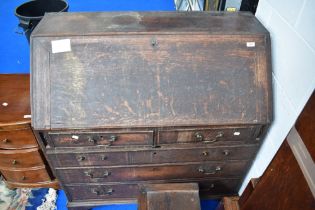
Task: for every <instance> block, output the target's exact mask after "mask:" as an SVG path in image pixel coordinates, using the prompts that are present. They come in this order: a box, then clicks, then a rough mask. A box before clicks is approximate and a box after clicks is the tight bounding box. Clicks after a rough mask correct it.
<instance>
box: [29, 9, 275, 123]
mask: <svg viewBox="0 0 315 210" xmlns="http://www.w3.org/2000/svg"><path fill="white" fill-rule="evenodd" d="M165 14H166V16H159V15H157V16H152V14H151V13H148V14H147V13H142V16H141V18H144V19H145V18H146V17H147V16H148V18H151V19H152V20H153V19H154V20H155V21H157V22H167V21H168V24H169V28H171V26H174V27H175V28H176V27H179V25H181V23H180V22H181V21H183V20H182V19H181V18H183V17H185V18H184V19H185V20H187V18H188V19H189V17H190V16H189V15H184V16H183V14H181V13H180V14H178V19H179V20H178V21H177V20H176V19H174V18H171V17H173V16H174V14H172V15H170V14H169V13H165ZM121 15H125V14H124V13H122V14H121ZM168 15H169V16H168ZM77 16H79V17H82V16H86V17H87V18H89V17H90V16H91V14H88V13H87V14H73V15H66V16H64V18H65V19H64V20H63V21H64V22H68V24H70V23H73V24H74V25H73V26H72V27H70V29H68V30H66V29H64V30H61V29H62V27H60V28H61V29H60V30H61V31H63V32H67V33H69V35H67V36H64V35H63V34H59V33H57V31H55V32H54V33H55V35H54V37H47V36H48V35H47V34H46V30H50V29H47V26H46V25H45V24H41V25H40V26H39V27H38V29H37V32H34V35H33V39H32V46H33V47H32V49H33V51H32V52H33V57H34V59H33V62H32V67H33V85H32V88H33V95H32V97H33V99H32V100H33V101H32V102H33V106H32V114H33V115H34V117H33V119H34V120H33V121H32V123H33V126H34V128H35V129H58V128H97V127H130V126H133V127H143V126H151V127H154V126H155V127H156V126H157V127H163V126H174V125H178V126H187V125H204V124H206V125H220V124H244V123H247V124H251V123H254V124H265V123H269V122H270V120H271V107H270V103H271V102H270V101H271V98H270V95H268V93H269V90H270V78H269V77H270V75H269V74H270V70H271V69H270V66H269V59H270V58H269V56H270V51H269V50H270V49H269V47H268V46H269V35H268V34H267V33H266V32H265V31H264V30H263V28H261V27H258V26H255V27H254V28H251V29H250V30H255V29H256V33H254V32H253V33H252V34H248V33H245V35H239V34H225V35H220V36H219V35H218V34H217V32H216V31H215V30H214V29H211V30H210V29H209V30H208V33H207V34H199V33H197V32H196V33H195V34H194V35H192V34H190V33H191V31H188V29H189V27H188V28H185V27H184V28H181V27H180V28H181V32H187V33H186V34H170V33H168V31H167V30H166V29H165V30H166V31H164V30H162V28H163V27H161V31H159V33H155V34H150V33H147V34H146V32H148V28H146V29H142V32H144V33H142V34H135V33H131V34H128V33H125V32H124V30H127V29H125V28H124V27H122V29H121V32H122V34H119V35H117V34H116V35H113V34H110V29H111V27H110V26H108V25H106V24H105V25H102V27H105V28H106V27H107V28H106V30H105V29H104V32H103V34H99V35H89V36H86V34H85V36H80V34H81V32H80V31H76V30H74V29H73V28H74V27H75V24H76V23H75V21H74V20H73V19H74V17H77ZM175 16H176V15H175ZM197 16H198V17H199V18H196V17H195V15H192V17H191V19H192V20H194V21H196V22H198V21H202V18H201V16H199V15H197ZM202 17H206V20H207V21H213V22H215V21H216V20H217V19H218V18H219V19H220V18H222V20H221V19H220V20H221V24H222V25H221V26H222V27H223V28H221V29H220V31H221V32H222V31H223V32H224V30H231V29H225V27H227V26H225V25H224V21H226V22H228V21H227V20H228V19H229V18H230V16H225V15H222V16H213V15H211V14H210V13H209V14H208V15H205V16H204V15H202ZM227 17H229V18H227ZM241 17H243V16H241ZM245 17H246V18H249V17H248V16H247V15H246V16H245ZM56 18H57V19H58V18H59V17H55V16H54V15H49V16H47V17H46V22H47V23H49V21H51V20H50V19H56ZM251 18H253V17H251ZM233 20H234V19H233ZM236 20H239V21H240V22H239V24H241V23H242V22H241V20H243V19H242V18H235V20H234V21H236ZM104 21H105V22H108V21H109V22H110V21H114V20H113V17H112V16H110V15H108V14H107V15H104ZM219 22H220V21H219ZM153 23H154V21H152V24H153ZM93 24H96V25H101V24H102V23H101V22H99V23H98V22H97V20H96V21H95V22H94V23H93ZM93 24H92V25H93ZM200 25H201V23H200V24H199V25H198V26H200ZM198 26H197V27H196V28H195V30H197V29H200V28H201V27H198ZM247 26H248V27H250V26H251V25H250V24H249V25H247ZM78 30H79V29H78ZM80 30H81V29H80ZM86 30H87V33H88V32H89V30H92V29H90V28H89V27H88V28H87V29H86ZM115 30H116V29H115ZM137 30H139V31H137V33H140V31H141V30H140V29H139V28H137ZM172 30H173V29H172ZM200 30H201V29H200ZM217 30H219V29H217ZM131 31H132V30H131ZM123 32H124V33H123ZM51 33H53V32H51ZM238 33H240V31H238ZM45 36H46V37H45ZM58 39H70V42H71V51H70V52H62V53H51V43H50V41H51V40H58ZM40 53H44V54H45V55H48V56H41V58H40V59H39V58H38V56H37V55H39V54H40Z"/></svg>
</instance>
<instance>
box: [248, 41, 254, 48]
mask: <svg viewBox="0 0 315 210" xmlns="http://www.w3.org/2000/svg"><path fill="white" fill-rule="evenodd" d="M246 46H247V47H255V42H246Z"/></svg>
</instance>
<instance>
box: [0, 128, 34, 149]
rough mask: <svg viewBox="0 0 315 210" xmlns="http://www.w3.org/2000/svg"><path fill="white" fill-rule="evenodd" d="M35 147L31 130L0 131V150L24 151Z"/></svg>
mask: <svg viewBox="0 0 315 210" xmlns="http://www.w3.org/2000/svg"><path fill="white" fill-rule="evenodd" d="M34 147H37V142H36V139H35V137H34V134H33V132H32V130H31V129H25V130H9V131H0V149H26V148H34Z"/></svg>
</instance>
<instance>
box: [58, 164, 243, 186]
mask: <svg viewBox="0 0 315 210" xmlns="http://www.w3.org/2000/svg"><path fill="white" fill-rule="evenodd" d="M246 166H247V161H234V162H229V163H228V162H217V163H213V162H212V163H194V164H190V165H167V166H165V165H162V166H161V165H157V166H141V167H102V168H101V167H99V168H84V169H82V168H81V169H80V168H77V169H58V170H56V173H57V177H58V178H59V179H60V180H63V181H64V183H97V182H121V181H124V182H125V181H145V180H164V179H175V180H176V179H185V178H207V177H209V178H210V177H221V176H225V177H239V176H241V175H243V173H244V172H245V169H246Z"/></svg>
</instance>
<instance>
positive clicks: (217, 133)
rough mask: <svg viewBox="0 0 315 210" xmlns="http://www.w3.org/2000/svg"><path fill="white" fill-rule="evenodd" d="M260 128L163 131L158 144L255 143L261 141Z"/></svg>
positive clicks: (160, 133)
mask: <svg viewBox="0 0 315 210" xmlns="http://www.w3.org/2000/svg"><path fill="white" fill-rule="evenodd" d="M260 127H261V126H246V127H213V128H187V129H175V130H161V131H159V133H158V142H157V144H160V145H163V144H175V143H180V144H185V143H186V144H187V143H195V144H196V143H199V144H213V143H215V142H222V141H239V142H249V141H251V142H253V141H255V140H259V137H258V135H259V133H260ZM256 138H257V139H256Z"/></svg>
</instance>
